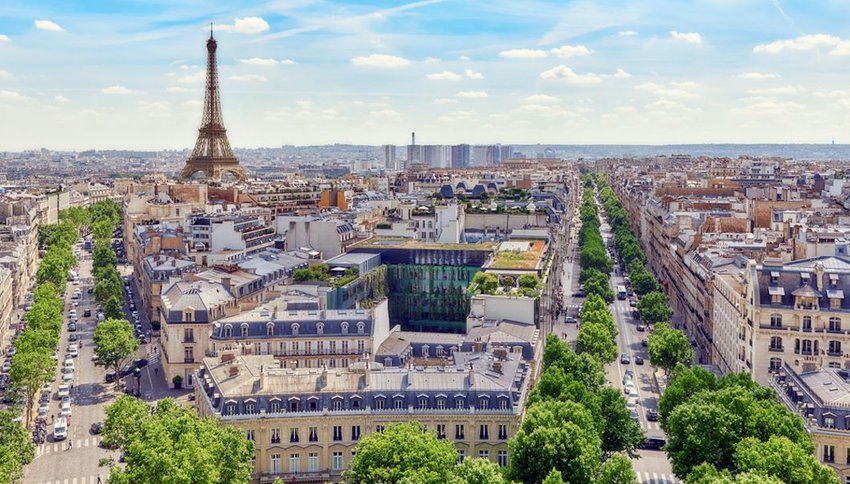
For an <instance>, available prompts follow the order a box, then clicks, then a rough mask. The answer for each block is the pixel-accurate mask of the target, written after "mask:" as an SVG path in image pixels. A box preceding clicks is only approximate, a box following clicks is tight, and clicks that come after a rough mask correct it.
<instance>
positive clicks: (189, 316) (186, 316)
mask: <svg viewBox="0 0 850 484" xmlns="http://www.w3.org/2000/svg"><path fill="white" fill-rule="evenodd" d="M191 320H192V311H185V312H184V313H183V321H187V322H188V321H191Z"/></svg>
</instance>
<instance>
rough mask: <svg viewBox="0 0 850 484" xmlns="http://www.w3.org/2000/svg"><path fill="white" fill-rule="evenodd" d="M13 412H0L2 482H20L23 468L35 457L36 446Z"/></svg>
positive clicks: (0, 479) (0, 466)
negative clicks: (15, 419) (16, 420)
mask: <svg viewBox="0 0 850 484" xmlns="http://www.w3.org/2000/svg"><path fill="white" fill-rule="evenodd" d="M14 418H15V415H14V414H13V413H11V412H3V411H0V456H3V458H2V459H0V482H20V480H21V479H23V477H24V471H23V468H24V466H25V465H27V464H29V463H30V462H32V460H33V458H34V457H35V446H33V444H32V441H31V440H30V437H29V435H28V433H27V429H26V428H24V426H23V425H21V424H20V422H15V421H14Z"/></svg>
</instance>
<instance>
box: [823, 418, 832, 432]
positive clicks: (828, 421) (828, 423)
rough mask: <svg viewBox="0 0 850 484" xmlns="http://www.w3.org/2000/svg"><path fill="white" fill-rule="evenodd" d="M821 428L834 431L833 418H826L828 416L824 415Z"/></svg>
mask: <svg viewBox="0 0 850 484" xmlns="http://www.w3.org/2000/svg"><path fill="white" fill-rule="evenodd" d="M823 426H824V427H826V428H828V429H834V428H835V417H828V416H826V415H824V417H823Z"/></svg>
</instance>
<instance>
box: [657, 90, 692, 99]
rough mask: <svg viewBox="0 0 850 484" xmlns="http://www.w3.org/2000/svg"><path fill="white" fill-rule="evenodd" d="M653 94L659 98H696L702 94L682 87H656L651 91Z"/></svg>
mask: <svg viewBox="0 0 850 484" xmlns="http://www.w3.org/2000/svg"><path fill="white" fill-rule="evenodd" d="M653 94H655V95H656V96H658V97H660V98H672V99H698V98H701V97H702V96H701V95H700V94H697V93H695V92H690V91H686V90H684V89H678V88H662V89H656V90H655V91H653Z"/></svg>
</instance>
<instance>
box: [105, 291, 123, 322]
mask: <svg viewBox="0 0 850 484" xmlns="http://www.w3.org/2000/svg"><path fill="white" fill-rule="evenodd" d="M103 316H104V317H105V318H109V319H121V318H122V317H123V316H124V308H123V305H122V303H121V298H120V297H119V296H114V295H113V296H112V297H110V298H109V300H108V301H106V304H104V305H103Z"/></svg>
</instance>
